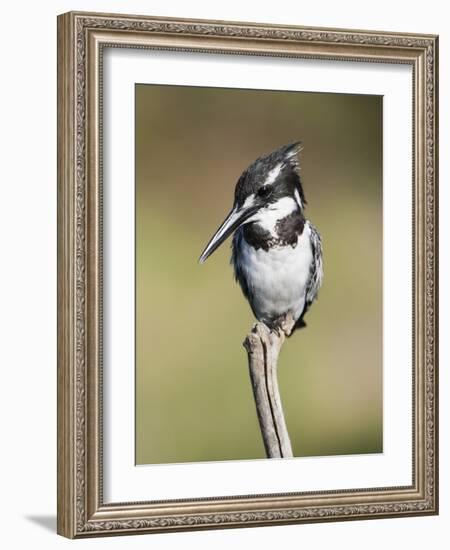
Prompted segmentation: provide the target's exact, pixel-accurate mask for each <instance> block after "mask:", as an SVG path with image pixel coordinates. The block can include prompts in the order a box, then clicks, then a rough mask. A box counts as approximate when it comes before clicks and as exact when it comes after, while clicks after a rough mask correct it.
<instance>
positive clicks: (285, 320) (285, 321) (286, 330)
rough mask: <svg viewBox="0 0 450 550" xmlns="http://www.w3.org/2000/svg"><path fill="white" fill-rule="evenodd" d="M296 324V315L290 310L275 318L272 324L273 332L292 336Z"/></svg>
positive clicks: (278, 334) (279, 335)
mask: <svg viewBox="0 0 450 550" xmlns="http://www.w3.org/2000/svg"><path fill="white" fill-rule="evenodd" d="M294 326H295V320H294V316H293V315H292V313H291V312H290V311H288V312H287V313H283V315H280V316H279V317H278V318H277V319H275V320H273V321H272V323H271V326H270V330H271V332H274V333H275V334H276V335H277V336H278V337H281V336H282V335H284V336H290V335H291V333H292V331H293V329H294Z"/></svg>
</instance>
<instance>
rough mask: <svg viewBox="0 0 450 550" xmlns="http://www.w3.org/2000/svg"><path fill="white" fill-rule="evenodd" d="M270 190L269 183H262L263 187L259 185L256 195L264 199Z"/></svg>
mask: <svg viewBox="0 0 450 550" xmlns="http://www.w3.org/2000/svg"><path fill="white" fill-rule="evenodd" d="M271 192H272V188H271V187H270V185H264V186H263V187H260V188H259V189H258V193H257V194H258V197H261V198H262V199H265V198H267V197H268V196H269V195H270V193H271Z"/></svg>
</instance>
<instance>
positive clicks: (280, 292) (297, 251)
mask: <svg viewBox="0 0 450 550" xmlns="http://www.w3.org/2000/svg"><path fill="white" fill-rule="evenodd" d="M310 233H311V230H310V227H309V224H308V223H306V224H305V228H304V230H303V233H302V234H301V235H300V237H299V239H298V243H297V246H296V247H295V248H293V247H292V246H289V245H288V246H273V247H271V248H270V249H269V250H268V251H265V250H263V249H261V248H260V249H258V250H255V248H253V247H252V246H249V245H248V244H247V242H246V241H245V239H243V238H242V239H240V254H239V267H240V269H241V270H242V273H243V275H244V277H245V279H246V282H247V285H248V288H249V292H250V295H251V301H252V307H253V311H254V312H255V315H256V317H257V318H258V319H259V320H260V321H264V320H271V319H275V318H277V317H279V316H280V315H283V314H284V313H287V312H288V311H291V312H292V313H293V315H294V318H295V319H296V320H297V319H298V318H299V317H300V315H301V314H302V312H303V308H304V305H305V294H306V284H307V281H308V279H309V273H310V266H311V263H312V261H313V255H312V249H311V242H310Z"/></svg>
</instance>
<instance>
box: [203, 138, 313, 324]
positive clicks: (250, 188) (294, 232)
mask: <svg viewBox="0 0 450 550" xmlns="http://www.w3.org/2000/svg"><path fill="white" fill-rule="evenodd" d="M301 150H302V142H301V141H296V142H294V143H289V144H287V145H283V146H282V147H279V148H278V149H276V150H274V151H272V152H270V153H268V154H265V155H262V156H260V157H258V158H257V159H256V160H255V161H254V162H253V163H252V164H250V166H249V167H248V168H247V169H245V170H244V172H243V173H242V175H241V176H240V178H239V179H238V181H237V184H236V187H235V192H234V202H233V207H232V209H231V211H230V213H229V214H228V215H227V217H226V218H225V220H224V222H223V223H222V224H221V225H220V227H219V228H218V229H217V231H216V232H215V233H214V235H213V236H212V238H211V239H210V241H209V242H208V244H207V245H206V247H205V249H204V250H203V252H202V254H201V256H200V258H199V262H200V263H203V262H205V261H206V259H207V258H208V257H209V256H211V254H212V253H213V252H214V251H215V250H217V248H218V247H219V246H220V245H221V244H222V243H223V242H224V241H225V240H226V239H227V238H228V237H229V236H231V234H233V238H232V245H231V248H232V253H231V264H232V265H233V268H234V276H235V279H236V281H237V282H238V283H239V285H240V287H241V289H242V292H243V294H244V296H245V298H246V299H247V301H248V302H249V304H250V307H251V309H252V311H253V314H254V316H255V317H256V319H257V320H258V321H260V322H262V323H264V324H265V325H266V326H267V327H268V328H269V330H271V331H277V332H278V331H280V330H282V327H283V323H284V321H285V320H286V317H287V315H289V314H290V316H291V317H292V318H293V321H294V323H295V324H294V326H293V329H292V332H291V333H293V332H294V331H295V330H296V329H300V328H304V327H306V322H305V320H304V316H305V314H306V312H307V311H308V309H309V308H310V306H311V304H312V303H313V302H314V301H315V300H316V299H317V297H318V292H319V288H320V287H321V285H322V280H323V252H322V239H321V236H320V233H319V231H318V230H317V228H316V227H315V226H314V225H313V224H312V223H311V222H310V221H309V220H308V219H307V218H306V217H305V207H306V204H307V203H306V198H305V193H304V190H303V184H302V179H301V176H300V161H299V154H300V152H301Z"/></svg>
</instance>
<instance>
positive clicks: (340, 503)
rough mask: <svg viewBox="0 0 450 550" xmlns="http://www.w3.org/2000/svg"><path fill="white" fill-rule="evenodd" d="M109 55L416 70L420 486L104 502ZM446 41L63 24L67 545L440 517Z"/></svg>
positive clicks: (178, 24)
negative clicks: (441, 98)
mask: <svg viewBox="0 0 450 550" xmlns="http://www.w3.org/2000/svg"><path fill="white" fill-rule="evenodd" d="M106 48H139V49H143V50H148V51H152V50H165V51H182V52H197V53H201V54H202V55H205V56H208V55H210V53H215V54H228V55H230V54H234V55H242V54H246V55H251V56H268V57H272V58H273V59H279V58H301V59H321V60H323V59H326V60H330V61H339V60H340V61H355V62H369V63H391V64H404V65H408V66H410V67H411V68H412V79H413V83H412V90H413V94H412V95H413V105H412V110H411V112H412V128H413V138H412V143H413V151H412V157H411V158H412V175H413V177H412V179H413V181H412V194H411V197H409V198H406V199H407V200H411V201H412V211H413V219H412V237H413V238H412V240H413V243H412V250H413V264H412V265H413V281H412V288H413V297H412V302H413V313H412V319H413V327H412V335H413V337H412V366H413V373H412V382H413V384H412V396H413V397H412V403H413V414H412V422H411V429H412V474H411V479H412V483H411V484H410V485H407V486H390V487H375V488H370V487H369V488H361V489H349V488H343V489H342V490H336V489H332V490H321V491H313V492H308V491H305V492H301V493H299V492H295V491H292V492H285V493H280V494H272V493H271V494H257V495H244V496H239V495H236V496H225V497H222V496H217V497H210V496H208V497H206V498H192V499H189V498H184V497H183V498H178V499H167V500H160V499H156V500H155V499H153V498H152V494H151V490H150V491H149V495H148V499H147V501H145V502H141V501H139V502H133V501H130V502H112V503H111V502H105V501H104V498H103V494H104V477H103V460H104V449H103V420H104V418H103V409H102V406H103V367H104V365H103V351H102V350H103V347H102V346H103V339H102V327H103V306H102V303H103V302H102V301H103V298H104V297H103V286H102V285H103V223H102V208H103V202H102V201H103V156H102V140H103V133H102V132H103V129H102V86H103V80H102V78H103V53H104V50H105V49H106ZM437 117H438V38H437V36H432V35H416V34H406V33H398V34H397V33H386V32H375V31H353V30H340V29H321V28H303V27H290V26H281V25H280V26H276V25H265V24H255V23H237V22H233V23H231V22H222V21H201V20H187V19H170V18H156V17H143V16H131V15H111V14H95V13H77V12H70V13H66V14H63V15H61V16H59V17H58V533H59V534H61V535H63V536H66V537H69V538H82V537H89V536H101V535H120V534H132V533H152V532H162V531H184V530H193V529H213V528H231V527H245V526H263V525H274V524H290V523H305V522H317V521H338V520H348V519H355V520H356V519H372V518H386V517H400V516H416V515H430V514H437V513H438V415H437V405H438V379H437V374H438V372H437V369H438V340H437V339H438V331H437V326H438V310H437V307H438V274H437V273H438V270H437V266H438V216H437V206H438V187H437V185H438V173H437V170H438V164H437V154H438V134H437V128H438V125H437Z"/></svg>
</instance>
